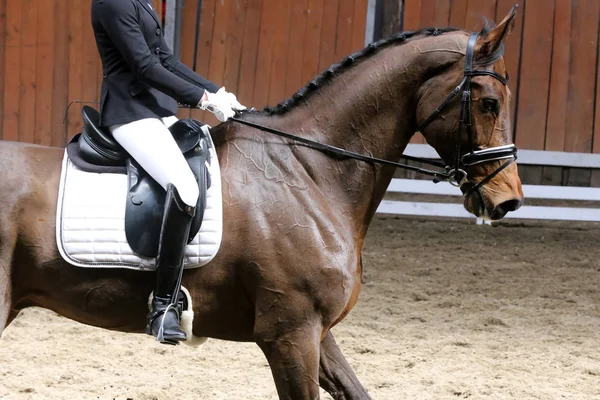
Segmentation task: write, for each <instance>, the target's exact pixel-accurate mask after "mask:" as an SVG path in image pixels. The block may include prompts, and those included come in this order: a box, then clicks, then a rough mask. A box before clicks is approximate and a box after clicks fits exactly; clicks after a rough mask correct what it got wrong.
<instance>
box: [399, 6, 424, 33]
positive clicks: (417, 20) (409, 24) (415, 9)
mask: <svg viewBox="0 0 600 400" xmlns="http://www.w3.org/2000/svg"><path fill="white" fill-rule="evenodd" d="M403 25H404V30H405V31H414V30H416V29H419V28H420V27H421V0H406V1H405V2H404V21H403Z"/></svg>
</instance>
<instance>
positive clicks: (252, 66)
mask: <svg viewBox="0 0 600 400" xmlns="http://www.w3.org/2000/svg"><path fill="white" fill-rule="evenodd" d="M262 3H263V1H262V0H248V4H247V6H246V24H245V25H244V36H243V37H244V40H243V42H242V53H241V62H240V81H239V85H238V92H237V97H238V99H239V100H240V102H241V103H242V104H244V105H245V106H246V107H253V106H255V104H254V101H253V96H254V77H255V75H256V59H257V57H258V38H259V36H260V16H261V11H262Z"/></svg>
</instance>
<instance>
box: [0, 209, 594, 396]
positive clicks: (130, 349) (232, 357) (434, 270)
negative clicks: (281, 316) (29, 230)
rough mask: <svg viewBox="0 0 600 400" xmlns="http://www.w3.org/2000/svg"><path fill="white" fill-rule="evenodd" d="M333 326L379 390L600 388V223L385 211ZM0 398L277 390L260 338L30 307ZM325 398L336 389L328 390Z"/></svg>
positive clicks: (3, 354)
mask: <svg viewBox="0 0 600 400" xmlns="http://www.w3.org/2000/svg"><path fill="white" fill-rule="evenodd" d="M364 264H365V274H364V285H363V291H362V293H361V296H360V299H359V302H358V304H357V306H356V307H355V308H354V310H353V311H352V312H351V313H350V315H349V316H348V317H347V318H346V319H345V320H344V321H343V322H342V323H341V324H340V325H339V326H337V327H335V328H334V330H333V332H334V334H335V336H336V338H337V341H338V343H339V344H340V346H341V348H342V350H343V351H344V353H345V354H346V355H347V358H348V360H349V362H350V364H351V365H352V366H353V367H354V369H355V371H356V373H357V375H358V377H359V378H360V379H361V381H362V383H363V385H365V387H366V388H367V389H368V390H369V392H370V394H371V395H372V397H373V398H375V399H465V398H469V399H552V400H554V399H600V288H599V284H600V224H572V223H560V224H558V223H554V224H553V223H543V224H542V223H527V224H521V223H514V222H513V223H512V224H510V223H507V224H505V225H503V226H498V227H489V226H476V225H472V224H469V223H467V222H465V221H432V220H423V221H421V220H414V219H402V218H392V217H385V216H378V217H377V218H376V219H375V221H374V222H373V225H372V227H371V230H370V232H369V236H368V240H367V243H366V246H365V252H364ZM0 359H1V360H2V362H1V363H0V376H1V381H0V399H7V400H8V399H11V400H13V399H19V400H20V399H118V400H126V399H132V400H151V399H159V400H163V399H215V400H217V399H219V400H222V399H249V400H250V399H275V398H277V396H276V392H275V387H274V384H273V381H272V378H271V374H270V371H269V369H268V366H267V363H266V361H265V359H264V357H263V355H262V353H261V352H260V350H259V349H258V347H256V346H255V345H254V344H248V343H229V342H223V341H218V340H212V339H211V340H209V341H208V342H207V343H206V344H205V345H203V346H202V347H200V348H197V349H194V348H190V347H187V346H178V347H176V348H174V347H168V346H162V345H159V344H157V343H156V342H154V341H153V340H152V339H151V338H150V337H148V336H145V335H136V334H121V333H116V332H111V331H106V330H102V329H98V328H93V327H89V326H85V325H82V324H78V323H75V322H73V321H70V320H67V319H65V318H62V317H60V316H58V315H56V314H54V313H52V312H50V311H47V310H42V309H35V308H34V309H27V310H25V311H24V312H22V313H21V315H20V316H19V317H18V318H17V319H16V320H15V321H14V323H13V324H12V325H11V326H9V327H8V328H7V329H6V331H5V332H4V334H3V336H2V339H0ZM323 398H326V399H329V398H330V397H329V396H325V395H324V396H323Z"/></svg>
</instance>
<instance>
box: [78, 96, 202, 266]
mask: <svg viewBox="0 0 600 400" xmlns="http://www.w3.org/2000/svg"><path fill="white" fill-rule="evenodd" d="M82 117H83V122H84V126H83V130H82V133H81V134H79V135H76V136H75V137H74V138H73V139H72V140H71V141H70V143H69V144H68V146H67V152H68V155H69V159H70V160H71V162H73V164H75V166H77V167H78V168H79V169H81V170H83V171H86V172H93V173H121V174H127V178H128V179H127V181H128V188H129V190H128V192H127V201H126V205H125V234H126V236H127V241H128V242H129V245H130V247H131V249H132V250H133V251H135V252H136V253H137V254H139V255H141V256H144V257H156V255H157V254H158V243H159V237H160V229H161V226H162V219H163V213H164V205H165V199H166V192H165V190H164V189H163V188H162V186H160V185H159V184H158V183H157V182H156V181H155V180H154V179H153V178H152V177H151V176H150V175H148V173H147V172H146V171H145V170H144V169H143V168H142V167H141V166H140V165H139V164H138V163H137V162H136V161H135V160H134V159H133V158H132V157H130V156H129V154H128V153H127V152H126V151H125V150H124V149H123V148H122V147H121V146H120V145H119V144H118V143H117V142H116V141H115V140H114V138H113V137H112V135H111V134H110V132H108V130H105V129H103V128H101V127H99V126H98V120H99V118H98V117H99V115H98V112H97V111H96V110H94V109H93V108H91V107H89V106H84V107H83V109H82ZM169 130H170V131H171V134H172V135H173V138H174V139H175V142H176V143H177V145H178V146H179V149H180V150H181V152H182V153H183V156H184V157H185V159H186V161H187V163H188V165H189V166H190V169H191V170H192V172H193V173H194V176H195V178H196V181H197V182H198V188H199V191H200V196H199V197H198V203H197V205H196V214H195V216H194V219H193V221H192V226H191V229H190V237H189V241H191V240H192V239H193V238H194V237H195V236H196V234H197V233H198V231H199V230H200V226H201V225H202V219H203V217H204V211H205V209H206V191H207V190H208V188H209V187H210V174H209V170H208V165H210V153H209V144H210V140H209V139H208V135H209V132H208V128H207V126H206V125H203V124H202V123H200V122H199V121H195V120H193V119H182V120H179V121H177V122H176V123H175V124H173V125H172V126H171V127H170V128H169Z"/></svg>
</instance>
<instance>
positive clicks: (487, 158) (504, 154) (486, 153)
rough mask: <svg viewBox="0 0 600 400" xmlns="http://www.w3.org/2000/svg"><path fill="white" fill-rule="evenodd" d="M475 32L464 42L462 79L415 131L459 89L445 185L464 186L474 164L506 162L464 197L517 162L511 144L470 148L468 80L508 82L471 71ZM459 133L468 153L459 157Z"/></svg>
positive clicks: (428, 121)
mask: <svg viewBox="0 0 600 400" xmlns="http://www.w3.org/2000/svg"><path fill="white" fill-rule="evenodd" d="M478 35H479V34H478V33H471V34H470V35H469V40H468V42H467V51H466V54H465V70H464V73H463V79H462V81H461V82H460V84H459V85H458V86H457V87H456V88H455V89H454V90H453V91H452V92H450V94H449V95H448V97H446V99H445V100H444V101H442V103H441V104H440V105H439V106H438V107H437V108H436V109H435V111H433V113H431V115H430V116H429V117H427V118H426V119H425V121H423V122H422V123H421V125H420V126H419V131H420V132H423V130H424V129H425V128H427V126H429V124H430V123H431V122H432V121H433V120H434V119H436V118H437V117H438V116H439V115H440V113H441V112H442V110H443V109H444V108H445V107H446V106H447V105H448V104H450V102H451V101H452V99H453V98H454V97H455V96H456V95H457V94H458V92H460V91H461V90H462V96H461V108H460V119H459V128H458V134H459V137H458V141H457V145H456V162H455V164H454V166H453V167H450V166H445V168H446V169H447V170H448V173H449V174H450V177H449V179H448V182H450V183H451V184H453V185H454V186H458V187H462V186H463V185H464V184H465V183H467V182H469V178H468V174H467V172H466V170H467V169H468V168H469V167H472V166H474V165H477V164H482V163H488V162H492V161H502V160H506V161H505V162H504V163H503V164H502V165H500V166H499V167H498V168H496V170H494V172H492V173H491V174H489V175H488V176H486V177H485V178H483V179H482V180H481V181H479V182H477V183H475V184H473V186H472V187H471V188H470V189H468V190H467V191H465V193H464V194H465V196H467V195H468V194H470V193H472V192H474V191H476V190H479V188H481V187H482V186H483V185H484V184H486V183H487V182H489V181H490V180H491V179H493V178H494V177H495V176H496V175H498V174H499V173H500V172H502V171H503V170H504V169H505V168H506V167H508V166H509V165H510V164H511V163H513V162H514V161H516V159H517V147H516V146H515V145H514V144H508V145H504V146H496V147H490V148H487V149H483V150H474V147H473V130H472V129H473V125H472V123H473V119H472V115H471V106H472V101H471V79H472V78H473V77H474V76H491V77H493V78H495V79H496V80H497V81H498V82H500V83H502V84H503V85H504V86H506V85H507V84H508V79H507V78H505V77H503V76H501V75H500V74H498V73H496V72H494V71H487V70H474V69H473V53H474V48H475V43H476V41H477V36H478ZM463 131H466V133H467V141H468V143H469V145H470V149H469V152H467V153H465V154H462V155H461V149H460V139H461V137H462V136H463Z"/></svg>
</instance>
